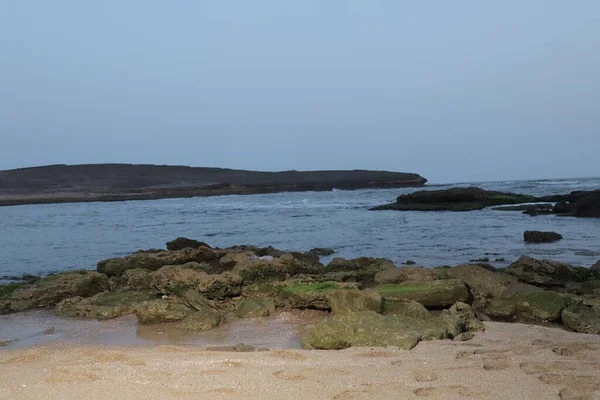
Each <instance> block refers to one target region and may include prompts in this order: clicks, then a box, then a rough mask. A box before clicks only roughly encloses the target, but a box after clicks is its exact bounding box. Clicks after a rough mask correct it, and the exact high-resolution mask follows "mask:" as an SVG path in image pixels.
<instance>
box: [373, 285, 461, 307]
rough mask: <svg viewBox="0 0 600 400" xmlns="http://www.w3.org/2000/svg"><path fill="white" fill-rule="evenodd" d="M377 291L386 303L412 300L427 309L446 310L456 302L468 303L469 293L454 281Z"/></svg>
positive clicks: (378, 287)
mask: <svg viewBox="0 0 600 400" xmlns="http://www.w3.org/2000/svg"><path fill="white" fill-rule="evenodd" d="M377 290H379V293H380V294H381V296H382V297H384V298H385V300H386V301H388V302H408V301H411V300H414V301H416V302H419V303H421V304H423V305H424V306H425V307H427V308H447V307H450V306H451V305H452V304H454V303H456V302H458V301H461V302H468V301H469V291H468V290H467V288H466V286H465V285H464V284H463V283H462V282H460V281H459V280H456V279H443V280H434V281H427V282H417V283H415V282H404V283H398V284H390V285H381V286H377Z"/></svg>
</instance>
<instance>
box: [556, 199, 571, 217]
mask: <svg viewBox="0 0 600 400" xmlns="http://www.w3.org/2000/svg"><path fill="white" fill-rule="evenodd" d="M574 210H575V207H574V205H573V204H570V203H569V202H567V201H560V202H558V203H556V205H555V206H554V207H552V212H553V213H554V214H572V213H573V211H574Z"/></svg>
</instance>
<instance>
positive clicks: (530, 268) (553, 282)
mask: <svg viewBox="0 0 600 400" xmlns="http://www.w3.org/2000/svg"><path fill="white" fill-rule="evenodd" d="M505 272H506V273H507V274H510V275H513V276H515V277H517V278H518V279H519V280H520V281H522V282H525V283H529V284H532V285H535V286H541V287H549V288H551V287H557V286H558V287H564V286H565V284H566V283H567V282H569V281H577V280H578V273H577V272H576V271H575V269H574V268H573V267H572V266H571V265H569V264H566V263H561V262H558V261H552V260H537V259H535V258H532V257H527V256H522V257H520V258H519V259H518V260H517V261H515V262H514V263H512V264H511V265H509V266H508V267H507V268H506V270H505Z"/></svg>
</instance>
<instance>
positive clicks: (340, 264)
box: [324, 257, 395, 284]
mask: <svg viewBox="0 0 600 400" xmlns="http://www.w3.org/2000/svg"><path fill="white" fill-rule="evenodd" d="M392 267H394V268H395V265H394V263H393V262H392V261H391V260H388V259H386V258H371V257H359V258H354V259H351V260H346V259H345V258H342V257H336V258H334V259H333V260H331V261H330V262H329V264H327V266H326V267H325V269H324V271H325V272H341V271H343V272H345V273H348V272H354V277H355V280H356V281H357V282H361V283H365V284H372V283H373V282H374V280H375V275H376V274H377V273H378V272H379V271H383V270H384V269H388V268H392Z"/></svg>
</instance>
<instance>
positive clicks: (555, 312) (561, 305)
mask: <svg viewBox="0 0 600 400" xmlns="http://www.w3.org/2000/svg"><path fill="white" fill-rule="evenodd" d="M566 307H567V303H566V301H565V299H564V297H563V296H561V295H560V294H559V293H556V292H552V291H550V290H545V291H542V292H535V293H524V294H519V295H517V296H515V297H513V298H512V299H505V300H492V301H490V302H489V304H488V305H487V307H486V308H485V312H486V314H487V315H489V316H490V317H494V318H496V319H501V320H505V321H518V322H526V323H544V322H556V321H559V320H560V318H561V313H562V311H563V310H564V309H565V308H566Z"/></svg>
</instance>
